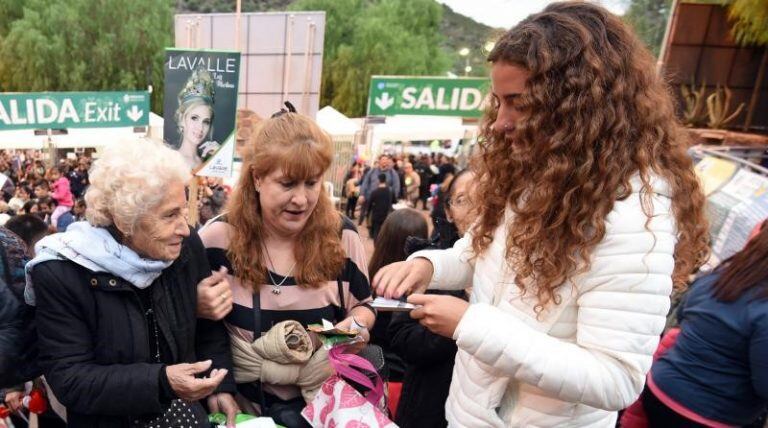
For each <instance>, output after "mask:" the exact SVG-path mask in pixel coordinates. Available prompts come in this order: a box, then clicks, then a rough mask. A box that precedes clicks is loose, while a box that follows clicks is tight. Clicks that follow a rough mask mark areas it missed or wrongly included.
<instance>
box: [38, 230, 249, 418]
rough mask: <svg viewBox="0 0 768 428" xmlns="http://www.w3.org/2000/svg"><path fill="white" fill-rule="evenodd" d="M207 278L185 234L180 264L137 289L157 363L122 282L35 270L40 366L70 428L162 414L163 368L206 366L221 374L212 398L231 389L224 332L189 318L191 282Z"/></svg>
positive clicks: (196, 241)
mask: <svg viewBox="0 0 768 428" xmlns="http://www.w3.org/2000/svg"><path fill="white" fill-rule="evenodd" d="M210 274H211V270H210V267H209V265H208V259H207V257H206V255H205V249H204V248H203V244H202V242H201V241H200V238H199V236H198V235H197V233H195V232H194V231H191V235H190V236H189V237H188V238H187V239H185V240H184V242H183V244H182V251H181V254H180V256H179V258H178V259H177V260H176V261H174V263H173V264H172V265H171V266H169V267H168V268H166V269H165V270H164V271H163V272H162V274H161V275H160V277H158V278H157V279H156V280H155V281H154V282H153V283H152V285H151V286H150V287H148V288H147V289H145V290H146V291H147V293H146V294H145V295H146V297H147V299H151V302H152V305H153V309H154V316H155V318H156V320H157V325H158V330H159V332H160V336H162V337H161V338H160V341H161V346H160V348H161V350H163V351H164V352H163V353H161V356H162V363H156V362H154V361H155V360H154V356H153V353H152V352H151V348H152V347H153V346H151V345H150V341H149V331H148V323H147V320H146V319H145V316H144V310H143V308H142V299H141V298H140V296H139V292H137V289H136V288H135V287H133V286H132V285H131V284H130V283H128V282H126V281H125V280H123V279H121V278H119V277H116V276H114V275H112V274H109V273H94V272H91V271H89V270H87V269H85V268H83V267H81V266H79V265H77V264H75V263H73V262H70V261H59V260H54V261H47V262H43V263H41V264H39V265H37V266H36V267H35V269H34V270H33V272H32V280H33V283H34V286H35V296H36V300H37V310H36V312H37V317H36V320H37V329H38V335H39V339H38V340H39V342H38V343H39V352H40V360H39V361H40V365H41V366H42V368H43V370H44V372H45V375H46V379H47V381H48V383H49V384H50V386H51V388H52V389H53V391H54V393H55V394H56V396H57V398H58V399H59V400H60V401H61V402H62V404H64V406H65V407H66V408H67V416H68V423H69V425H70V426H75V427H128V426H130V424H131V422H132V421H134V420H135V419H136V418H140V417H148V416H149V415H157V414H160V413H163V412H164V411H165V410H166V409H167V407H168V405H169V403H170V401H171V399H172V398H175V397H173V392H172V390H170V391H169V384H168V381H167V378H165V376H164V370H163V369H164V366H165V365H172V364H179V363H193V362H196V361H204V360H207V359H211V360H213V367H214V368H226V369H228V370H229V374H228V375H227V378H226V379H225V380H224V381H223V382H222V384H221V385H220V386H219V389H218V391H219V392H234V391H235V383H234V378H233V377H232V359H231V355H230V351H229V337H228V336H227V332H226V330H225V327H224V324H222V323H218V322H212V321H207V320H197V319H196V316H195V310H196V305H197V284H198V282H199V281H201V280H202V279H203V278H205V277H207V276H209V275H210ZM147 302H149V300H147ZM163 354H165V355H163ZM169 392H170V395H171V396H170V397H169V396H168V395H169Z"/></svg>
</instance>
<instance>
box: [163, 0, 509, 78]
mask: <svg viewBox="0 0 768 428" xmlns="http://www.w3.org/2000/svg"><path fill="white" fill-rule="evenodd" d="M293 2H294V0H243V1H242V5H241V7H242V10H243V12H266V11H275V10H286V9H287V8H288V6H289V5H290V4H291V3H293ZM176 5H177V6H176V11H177V12H178V13H212V12H234V10H235V2H234V0H179V1H178V2H177V3H176ZM440 29H441V32H442V33H443V36H444V37H445V39H444V43H443V47H444V48H445V50H446V52H447V53H448V55H449V56H450V57H451V58H452V59H453V67H452V69H451V70H450V71H452V72H453V73H456V74H458V75H463V73H464V67H465V64H466V62H465V61H466V59H465V58H463V57H460V56H459V54H458V52H459V50H461V49H462V48H467V49H469V50H470V53H469V55H468V58H469V64H470V65H471V66H472V73H471V75H476V76H484V75H487V73H488V72H487V68H486V65H485V52H484V51H483V47H484V46H485V44H486V43H487V42H488V41H490V40H494V39H495V38H496V37H497V36H498V35H499V34H500V33H501V32H502V30H501V29H494V28H492V27H489V26H487V25H484V24H481V23H479V22H476V21H475V20H473V19H472V18H469V17H466V16H464V15H461V14H458V13H456V12H454V11H453V9H451V8H450V7H448V6H446V5H443V21H442V24H441V25H440Z"/></svg>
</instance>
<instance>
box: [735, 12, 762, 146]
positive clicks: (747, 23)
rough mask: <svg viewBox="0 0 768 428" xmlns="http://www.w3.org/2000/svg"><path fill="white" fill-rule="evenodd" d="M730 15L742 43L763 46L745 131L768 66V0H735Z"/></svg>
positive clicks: (749, 123) (750, 120)
mask: <svg viewBox="0 0 768 428" xmlns="http://www.w3.org/2000/svg"><path fill="white" fill-rule="evenodd" d="M728 15H729V16H730V18H731V21H732V23H733V27H732V30H733V35H734V38H735V39H736V41H737V42H738V43H739V44H741V45H757V46H762V47H763V56H762V58H761V59H760V66H759V69H758V71H757V76H756V78H755V86H754V88H752V96H751V97H750V100H749V107H748V108H747V117H746V119H745V120H744V127H743V130H744V131H748V130H749V127H750V126H751V125H752V118H753V116H754V113H755V109H756V107H757V99H758V97H759V96H760V88H761V86H762V82H763V77H764V76H765V72H766V71H765V70H766V67H768V2H766V1H765V0H733V1H732V2H731V4H730V6H729V9H728Z"/></svg>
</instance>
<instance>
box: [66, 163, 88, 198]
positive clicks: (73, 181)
mask: <svg viewBox="0 0 768 428" xmlns="http://www.w3.org/2000/svg"><path fill="white" fill-rule="evenodd" d="M67 178H68V179H69V190H70V191H72V195H74V197H75V198H81V197H83V195H84V194H85V189H86V188H87V187H88V171H80V170H79V169H74V170H72V172H70V173H69V175H68V176H67Z"/></svg>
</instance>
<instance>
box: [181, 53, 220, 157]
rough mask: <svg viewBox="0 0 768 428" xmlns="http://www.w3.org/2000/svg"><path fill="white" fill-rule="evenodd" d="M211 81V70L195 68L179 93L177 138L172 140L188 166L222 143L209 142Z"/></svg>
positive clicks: (211, 127)
mask: <svg viewBox="0 0 768 428" xmlns="http://www.w3.org/2000/svg"><path fill="white" fill-rule="evenodd" d="M214 94H215V90H214V84H213V77H212V76H211V73H210V72H208V70H206V69H205V68H203V67H198V68H196V69H195V70H194V71H193V72H192V74H191V75H190V77H189V79H188V80H187V82H186V84H185V85H184V87H182V89H181V91H180V92H179V97H178V99H179V107H178V108H177V109H176V113H175V115H174V118H175V120H176V127H177V129H178V131H179V141H178V142H177V143H175V144H173V143H172V145H173V146H174V148H175V149H176V150H178V151H179V153H181V155H182V156H183V157H184V160H186V161H187V164H188V165H189V167H190V169H194V168H195V167H197V166H198V165H200V163H202V162H203V161H205V160H206V159H207V158H208V157H210V156H211V155H213V154H214V153H216V151H217V150H218V149H219V147H220V146H221V145H220V144H219V143H217V142H216V141H212V139H211V136H212V135H213V116H214V114H213V101H214Z"/></svg>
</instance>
